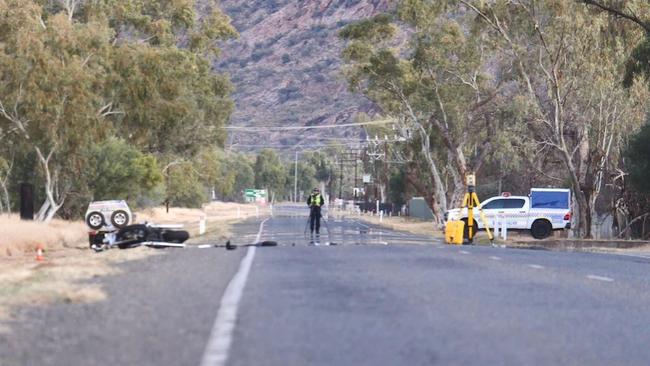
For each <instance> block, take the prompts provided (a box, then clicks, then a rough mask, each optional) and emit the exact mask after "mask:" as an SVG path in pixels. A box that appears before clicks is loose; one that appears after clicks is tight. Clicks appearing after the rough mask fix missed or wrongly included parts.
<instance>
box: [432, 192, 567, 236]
mask: <svg viewBox="0 0 650 366" xmlns="http://www.w3.org/2000/svg"><path fill="white" fill-rule="evenodd" d="M479 208H481V209H482V210H483V214H484V215H485V218H486V219H487V221H488V225H490V228H494V226H495V225H496V224H497V223H499V225H502V224H503V222H504V221H505V224H506V227H507V229H508V230H513V229H514V230H530V232H531V234H532V235H533V237H534V238H535V239H544V238H546V237H548V236H550V235H551V233H552V232H553V230H561V229H570V228H571V190H569V189H564V188H533V189H531V191H530V194H529V195H528V196H510V195H509V194H505V195H502V196H497V197H491V198H489V199H487V200H485V201H483V202H482V203H481V205H480V206H479ZM474 218H475V220H476V225H478V228H479V229H483V228H484V225H483V222H482V221H481V220H480V218H479V215H478V212H476V213H475V215H474ZM457 220H462V221H465V222H466V223H467V208H463V209H460V208H455V209H452V210H449V211H447V213H446V214H445V221H457Z"/></svg>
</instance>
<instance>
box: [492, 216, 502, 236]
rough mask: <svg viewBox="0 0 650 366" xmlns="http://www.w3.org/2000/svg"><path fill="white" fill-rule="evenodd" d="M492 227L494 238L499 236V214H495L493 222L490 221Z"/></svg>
mask: <svg viewBox="0 0 650 366" xmlns="http://www.w3.org/2000/svg"><path fill="white" fill-rule="evenodd" d="M492 227H493V228H494V237H495V238H500V237H501V234H500V231H501V216H499V215H495V216H494V222H493V223H492Z"/></svg>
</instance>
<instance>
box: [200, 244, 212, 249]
mask: <svg viewBox="0 0 650 366" xmlns="http://www.w3.org/2000/svg"><path fill="white" fill-rule="evenodd" d="M205 248H212V245H210V244H202V245H199V249H205Z"/></svg>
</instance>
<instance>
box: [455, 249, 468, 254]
mask: <svg viewBox="0 0 650 366" xmlns="http://www.w3.org/2000/svg"><path fill="white" fill-rule="evenodd" d="M458 253H460V254H469V252H467V251H465V250H460V251H458Z"/></svg>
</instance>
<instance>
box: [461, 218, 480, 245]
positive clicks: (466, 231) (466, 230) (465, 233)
mask: <svg viewBox="0 0 650 366" xmlns="http://www.w3.org/2000/svg"><path fill="white" fill-rule="evenodd" d="M461 221H462V222H464V223H465V225H463V238H464V239H467V238H469V224H468V220H467V219H466V218H465V219H462V220H461ZM477 232H478V221H476V218H475V219H474V230H473V233H474V237H476V233H477ZM470 243H471V241H470Z"/></svg>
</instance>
